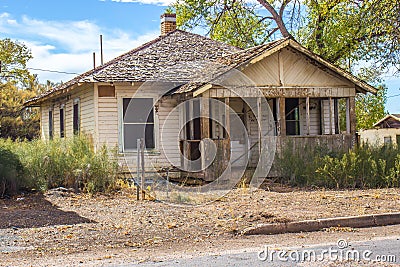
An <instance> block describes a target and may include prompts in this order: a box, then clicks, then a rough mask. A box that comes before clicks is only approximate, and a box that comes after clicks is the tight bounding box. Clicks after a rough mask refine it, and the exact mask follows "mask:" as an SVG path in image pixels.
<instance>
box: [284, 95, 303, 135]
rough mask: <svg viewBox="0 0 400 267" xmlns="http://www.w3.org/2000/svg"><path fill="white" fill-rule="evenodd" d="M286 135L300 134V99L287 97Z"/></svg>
mask: <svg viewBox="0 0 400 267" xmlns="http://www.w3.org/2000/svg"><path fill="white" fill-rule="evenodd" d="M285 116H286V135H300V114H299V99H298V98H286V99H285Z"/></svg>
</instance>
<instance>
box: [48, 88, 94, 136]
mask: <svg viewBox="0 0 400 267" xmlns="http://www.w3.org/2000/svg"><path fill="white" fill-rule="evenodd" d="M76 98H79V99H80V116H81V117H80V120H81V121H80V126H81V132H82V133H85V134H88V135H93V133H94V110H93V86H92V85H88V84H86V85H84V86H82V87H79V88H77V89H75V90H74V91H72V93H71V94H69V95H68V96H67V97H64V98H63V99H61V100H57V101H53V100H49V101H46V102H44V103H43V104H42V105H41V108H40V112H41V128H42V129H41V132H42V138H43V139H46V140H48V138H49V110H50V109H53V118H54V124H53V127H54V132H53V136H54V137H55V138H57V137H60V107H61V105H64V113H65V137H71V136H72V135H73V129H72V128H73V127H72V125H73V112H72V107H73V101H74V99H76Z"/></svg>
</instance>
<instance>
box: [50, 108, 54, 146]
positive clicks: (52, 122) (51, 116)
mask: <svg viewBox="0 0 400 267" xmlns="http://www.w3.org/2000/svg"><path fill="white" fill-rule="evenodd" d="M53 132H54V120H53V111H52V110H50V111H49V139H50V140H51V139H53Z"/></svg>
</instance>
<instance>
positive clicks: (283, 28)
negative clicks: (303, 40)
mask: <svg viewBox="0 0 400 267" xmlns="http://www.w3.org/2000/svg"><path fill="white" fill-rule="evenodd" d="M257 1H258V2H259V3H260V4H261V5H262V6H263V7H265V9H267V10H268V12H269V13H271V15H272V17H273V19H274V21H275V23H276V25H278V28H279V30H280V32H281V34H282V36H283V37H290V38H293V36H292V35H291V34H290V33H289V31H288V30H287V28H286V26H285V23H284V22H283V18H282V16H280V15H279V14H278V13H277V12H276V10H275V8H274V7H273V6H272V5H271V4H270V3H268V2H267V1H266V0H257ZM285 2H286V0H285ZM282 13H283V11H282Z"/></svg>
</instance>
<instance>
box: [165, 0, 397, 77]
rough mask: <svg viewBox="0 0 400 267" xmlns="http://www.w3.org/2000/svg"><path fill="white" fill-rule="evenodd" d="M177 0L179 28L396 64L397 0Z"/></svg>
mask: <svg viewBox="0 0 400 267" xmlns="http://www.w3.org/2000/svg"><path fill="white" fill-rule="evenodd" d="M257 1H258V3H259V5H257V4H255V3H254V2H253V1H245V0H200V1H194V0H176V2H175V3H174V4H172V5H171V7H170V8H169V10H171V11H175V12H176V13H177V16H178V21H177V24H178V26H179V27H181V28H182V29H193V28H200V29H203V30H205V31H206V34H207V35H208V36H210V37H211V38H214V39H217V40H220V41H224V42H227V43H230V44H232V45H237V46H240V47H248V46H254V45H257V44H260V43H264V42H267V41H270V40H271V39H275V38H280V37H295V39H297V41H299V42H300V43H301V44H303V45H304V46H306V47H307V48H309V49H310V50H311V51H313V52H315V53H317V54H319V55H321V56H322V57H324V58H325V59H327V60H329V61H331V62H333V63H336V64H339V65H342V66H346V65H347V63H348V60H351V61H352V62H353V64H357V63H358V62H359V61H368V62H371V63H375V65H374V67H375V68H377V67H379V68H380V69H382V70H387V68H389V67H393V66H394V67H396V68H397V69H400V65H399V64H400V63H399V62H400V44H399V36H400V30H399V29H400V25H399V24H400V0H394V1H393V0H370V1H363V0H306V1H300V0H278V1H272V0H269V1H267V0H257Z"/></svg>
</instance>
